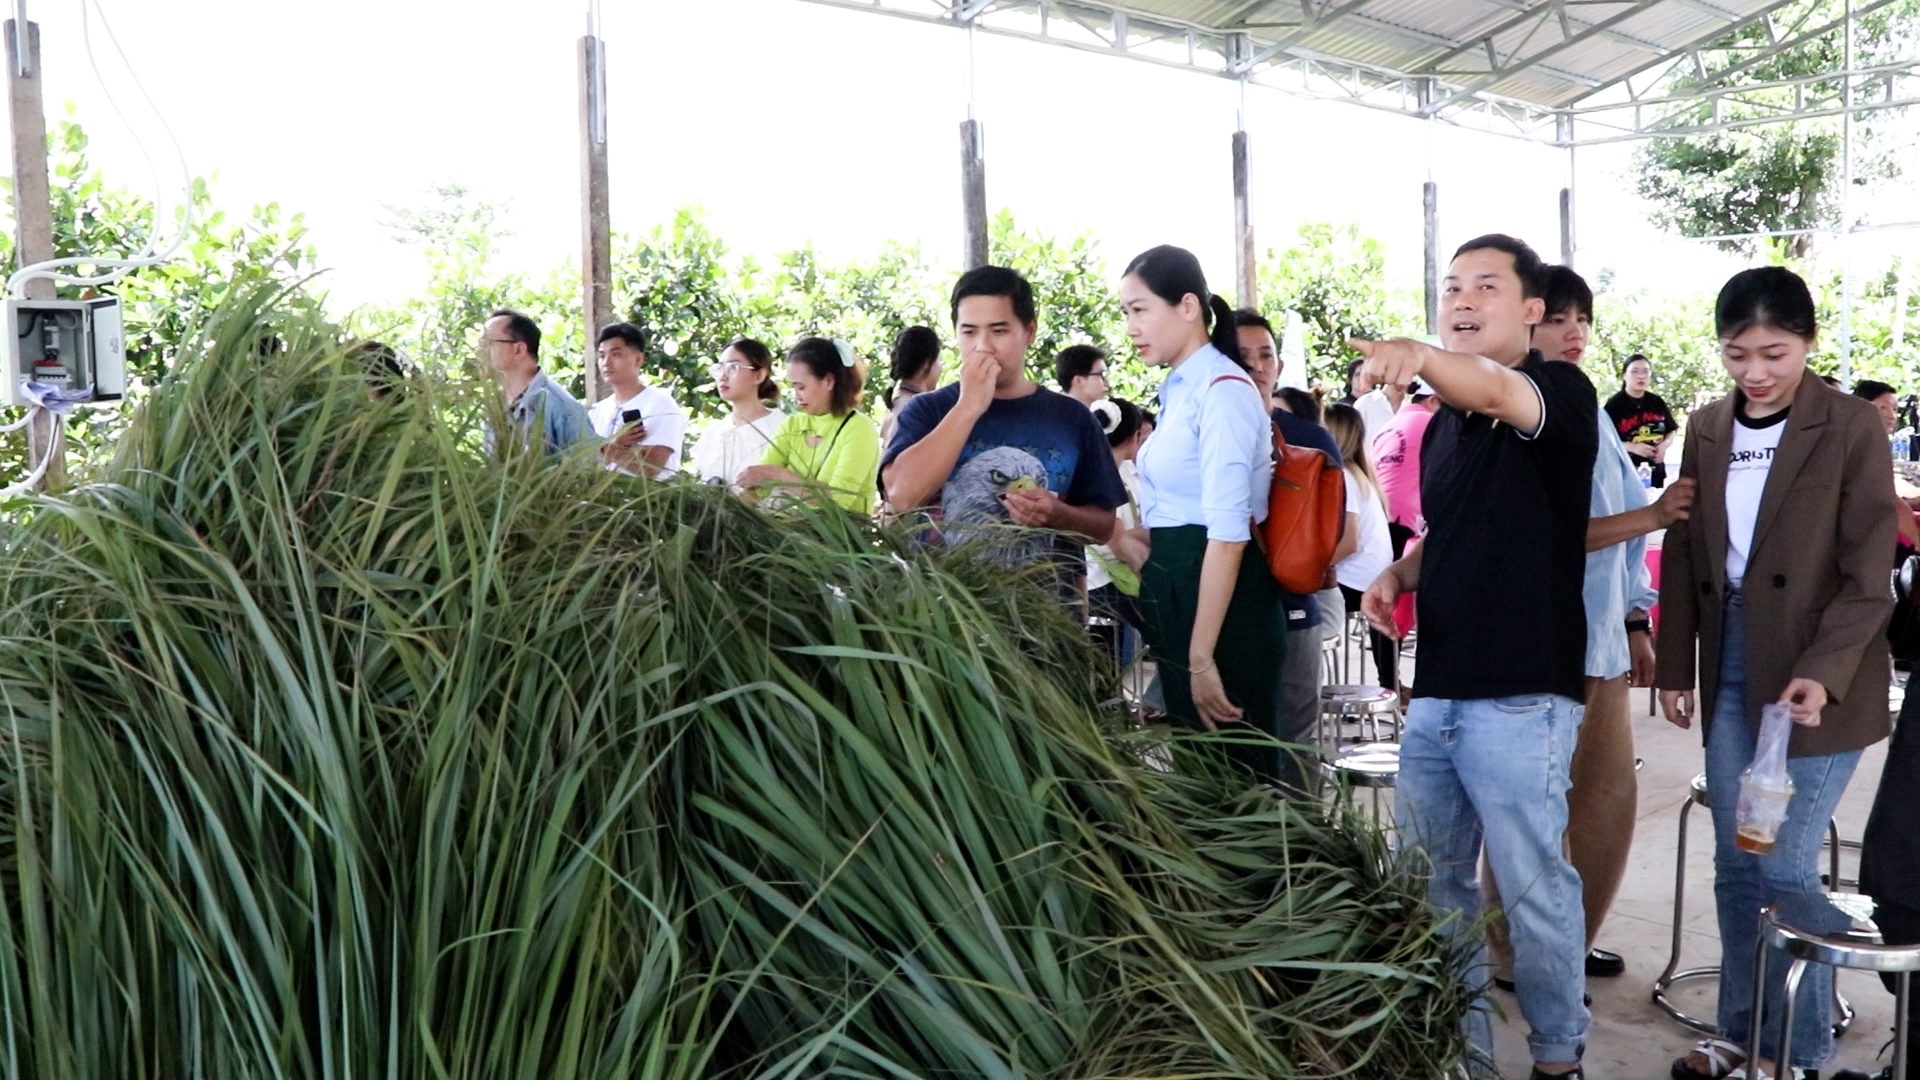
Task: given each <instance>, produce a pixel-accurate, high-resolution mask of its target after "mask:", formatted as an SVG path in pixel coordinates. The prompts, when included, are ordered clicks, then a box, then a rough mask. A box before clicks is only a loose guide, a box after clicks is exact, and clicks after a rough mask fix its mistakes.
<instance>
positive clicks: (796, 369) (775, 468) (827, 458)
mask: <svg viewBox="0 0 1920 1080" xmlns="http://www.w3.org/2000/svg"><path fill="white" fill-rule="evenodd" d="M861 366H862V365H860V364H859V363H857V362H856V361H855V360H854V357H853V350H852V349H850V348H848V347H847V345H846V343H845V342H842V341H834V340H830V339H828V338H823V337H810V338H801V339H800V340H799V341H798V342H797V343H795V345H794V346H793V348H791V349H788V350H787V382H788V383H789V384H790V385H792V387H793V400H794V403H795V404H796V405H799V406H800V411H799V412H797V413H795V414H794V415H792V416H789V417H787V419H786V422H785V423H783V424H781V425H780V433H779V434H778V435H775V436H774V437H773V445H772V446H770V447H768V448H767V453H766V456H765V457H763V458H761V459H760V464H758V465H755V466H752V467H750V468H748V469H747V470H746V471H744V472H742V473H741V474H740V485H741V486H742V487H747V488H754V487H777V488H781V489H783V490H784V491H786V492H787V493H788V494H793V495H804V494H806V493H808V492H809V491H818V490H824V491H825V493H826V494H827V496H828V497H829V498H831V499H832V500H833V501H834V502H836V503H839V504H840V505H841V506H844V507H846V508H847V509H849V510H852V511H854V512H856V513H861V514H871V513H873V502H874V494H875V492H876V491H878V490H879V480H880V429H879V427H878V426H877V425H875V424H874V422H873V421H872V420H869V419H868V418H867V417H866V416H865V415H864V414H862V413H861V412H860V409H859V405H860V387H861V382H862V379H861V373H860V369H861Z"/></svg>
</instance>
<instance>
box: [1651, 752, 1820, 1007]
mask: <svg viewBox="0 0 1920 1080" xmlns="http://www.w3.org/2000/svg"><path fill="white" fill-rule="evenodd" d="M1706 805H1707V774H1706V773H1701V774H1700V775H1699V776H1696V777H1694V778H1693V784H1692V789H1691V791H1690V793H1689V796H1688V798H1687V801H1686V802H1684V803H1681V804H1680V839H1679V841H1678V844H1677V848H1678V850H1677V853H1676V854H1675V855H1674V865H1673V948H1672V950H1671V951H1670V952H1669V953H1668V954H1667V970H1665V971H1663V972H1661V973H1660V977H1659V978H1657V979H1655V980H1653V1003H1654V1004H1655V1005H1658V1006H1660V1011H1661V1012H1664V1013H1666V1014H1667V1015H1668V1016H1671V1017H1673V1018H1674V1019H1675V1020H1678V1021H1679V1022H1680V1023H1682V1024H1685V1025H1686V1026H1688V1027H1690V1028H1692V1029H1693V1030H1695V1031H1698V1032H1701V1033H1702V1034H1706V1035H1712V1034H1715V1033H1716V1032H1718V1031H1719V1027H1718V1025H1716V1024H1715V1023H1714V1022H1713V1021H1711V1020H1702V1019H1700V1018H1699V1017H1697V1016H1691V1015H1689V1014H1687V1013H1686V1012H1684V1011H1682V1010H1681V1008H1680V1006H1678V1005H1676V1004H1674V1003H1673V1001H1672V999H1671V998H1669V997H1668V996H1667V991H1669V990H1671V989H1673V984H1675V983H1679V982H1686V981H1687V980H1689V979H1705V978H1709V977H1711V978H1719V977H1720V966H1719V965H1718V964H1715V965H1714V966H1712V967H1697V968H1688V969H1686V970H1685V971H1679V970H1676V969H1677V968H1679V966H1680V926H1681V923H1682V922H1684V921H1685V915H1686V900H1687V815H1688V814H1690V813H1692V812H1693V808H1694V807H1696V806H1706ZM1827 842H1828V844H1830V845H1831V847H1832V851H1831V852H1830V853H1829V855H1828V863H1827V865H1828V868H1829V877H1828V880H1829V881H1831V882H1838V881H1839V880H1840V848H1841V844H1840V830H1839V828H1838V826H1836V825H1835V824H1834V823H1833V821H1832V820H1831V819H1829V820H1828V821H1827ZM1833 1004H1834V1008H1835V1009H1836V1010H1837V1011H1838V1012H1839V1014H1840V1019H1839V1020H1837V1021H1835V1022H1834V1025H1833V1033H1834V1035H1836V1036H1838V1035H1843V1034H1845V1033H1846V1030H1847V1029H1848V1028H1850V1027H1852V1026H1853V1005H1852V1003H1850V1002H1849V1001H1847V999H1846V998H1845V997H1843V996H1841V994H1840V989H1839V987H1838V986H1836V987H1834V991H1833Z"/></svg>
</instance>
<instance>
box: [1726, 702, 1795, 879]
mask: <svg viewBox="0 0 1920 1080" xmlns="http://www.w3.org/2000/svg"><path fill="white" fill-rule="evenodd" d="M1792 737H1793V713H1792V712H1791V711H1789V710H1788V708H1787V706H1785V705H1779V704H1774V705H1768V706H1765V707H1763V708H1762V709H1761V710H1760V741H1759V742H1758V743H1757V744H1756V745H1755V746H1754V748H1753V763H1752V764H1751V765H1748V766H1747V771H1746V772H1744V773H1741V774H1740V804H1739V807H1738V808H1737V809H1736V810H1735V812H1734V834H1733V842H1734V845H1735V846H1736V847H1738V848H1739V849H1740V850H1742V851H1751V852H1753V853H1754V854H1756V855H1765V854H1766V853H1768V852H1769V851H1772V850H1773V842H1774V840H1775V838H1777V837H1778V836H1779V835H1780V826H1781V825H1784V824H1785V823H1786V820H1787V804H1788V803H1789V802H1791V801H1792V799H1793V780H1792V779H1791V778H1789V777H1788V776H1787V742H1788V740H1790V739H1791V738H1792Z"/></svg>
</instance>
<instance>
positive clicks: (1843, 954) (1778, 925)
mask: <svg viewBox="0 0 1920 1080" xmlns="http://www.w3.org/2000/svg"><path fill="white" fill-rule="evenodd" d="M1872 916H1873V901H1872V900H1871V899H1869V898H1868V897H1864V896H1860V895H1858V894H1857V893H1826V894H1825V895H1824V896H1807V897H1791V898H1788V899H1785V900H1782V901H1781V902H1780V903H1778V904H1774V905H1772V906H1770V907H1768V908H1766V909H1764V910H1763V911H1761V912H1760V940H1759V941H1758V942H1757V943H1756V944H1755V947H1754V958H1753V987H1754V990H1753V1015H1754V1016H1755V1017H1759V1016H1760V1015H1761V1013H1762V1012H1763V1011H1764V1009H1763V1005H1764V997H1765V993H1766V985H1767V954H1768V953H1769V952H1771V951H1772V950H1773V949H1779V950H1780V951H1782V952H1784V953H1786V954H1787V955H1788V956H1789V957H1791V958H1792V959H1793V963H1791V964H1790V965H1788V967H1787V978H1786V1008H1785V1009H1783V1010H1781V1012H1782V1015H1781V1017H1780V1021H1779V1023H1780V1029H1779V1035H1778V1036H1777V1037H1776V1047H1777V1051H1778V1056H1779V1058H1780V1060H1781V1061H1791V1060H1793V1010H1794V1001H1795V997H1796V994H1797V991H1798V990H1799V988H1800V979H1801V976H1802V975H1804V974H1805V973H1806V970H1807V965H1808V964H1825V965H1826V966H1828V967H1831V968H1847V969H1850V970H1854V971H1873V972H1880V973H1883V974H1889V975H1893V976H1895V977H1896V978H1895V990H1894V993H1895V1002H1896V1004H1895V1007H1894V1021H1893V1025H1894V1026H1893V1032H1894V1034H1893V1047H1894V1050H1893V1080H1906V1075H1907V1022H1908V1019H1909V1017H1910V1015H1911V1013H1910V1011H1909V1009H1908V1007H1907V997H1908V991H1909V985H1908V984H1909V980H1910V978H1911V977H1912V973H1913V972H1915V971H1920V945H1886V944H1883V943H1882V942H1881V938H1880V929H1879V927H1877V926H1875V925H1874V924H1873V918H1872ZM1849 1011H1850V1010H1849ZM1759 1053H1760V1025H1759V1024H1758V1023H1757V1022H1756V1023H1755V1024H1754V1028H1753V1032H1752V1034H1751V1036H1750V1039H1749V1042H1748V1045H1747V1057H1748V1059H1749V1060H1751V1059H1752V1058H1753V1057H1754V1056H1756V1055H1758V1054H1759Z"/></svg>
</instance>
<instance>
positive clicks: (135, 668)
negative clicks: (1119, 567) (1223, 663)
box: [0, 295, 1469, 1080]
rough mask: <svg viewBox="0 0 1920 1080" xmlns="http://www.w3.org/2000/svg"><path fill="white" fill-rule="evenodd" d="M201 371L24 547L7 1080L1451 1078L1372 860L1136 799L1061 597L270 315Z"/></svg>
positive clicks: (5, 946) (1373, 845)
mask: <svg viewBox="0 0 1920 1080" xmlns="http://www.w3.org/2000/svg"><path fill="white" fill-rule="evenodd" d="M269 340H273V341H276V342H277V346H278V347H277V348H273V349H268V348H263V347H262V342H265V341H269ZM183 353H184V354H185V355H189V356H191V357H192V359H191V360H190V361H189V362H187V363H186V364H185V365H184V366H183V367H182V368H181V370H180V371H179V372H178V373H177V374H176V375H175V376H173V377H172V378H170V379H169V380H168V382H167V383H166V384H164V385H163V386H161V387H159V388H158V389H157V390H156V392H155V393H153V394H152V396H151V397H150V399H149V400H148V401H147V403H146V404H145V405H144V407H143V408H142V409H141V410H140V413H139V415H138V416H137V417H136V418H135V419H134V422H133V423H132V425H131V428H130V429H129V431H128V433H127V435H126V437H125V439H124V441H123V443H122V445H121V446H120V447H119V449H118V453H117V456H116V458H115V460H114V461H113V462H112V463H111V464H110V465H108V466H106V467H103V468H102V469H101V470H99V472H98V474H97V475H95V476H93V477H92V478H90V479H89V480H88V481H87V482H85V483H83V484H81V485H80V486H77V487H76V488H74V489H72V490H70V491H67V492H65V493H62V494H60V495H58V496H57V497H51V498H45V499H40V500H35V501H32V502H28V503H23V504H16V505H15V506H14V507H13V508H12V513H11V514H10V516H9V518H8V520H7V524H6V527H5V532H4V534H0V540H3V541H4V547H5V550H4V553H0V601H3V602H4V610H5V613H6V624H5V637H4V639H3V640H0V702H3V703H4V709H5V721H4V725H0V743H3V744H4V745H3V746H0V749H4V755H0V761H3V762H4V768H0V890H3V893H0V1024H4V1029H5V1039H4V1049H3V1050H0V1054H4V1063H5V1068H6V1075H8V1076H9V1077H45V1078H59V1080H101V1078H108V1077H114V1078H121V1077H152V1078H167V1080H171V1078H175V1077H218V1078H241V1077H248V1078H268V1077H287V1078H322V1077H324V1078H347V1077H375V1076H378V1077H388V1078H412V1077H420V1078H427V1077H460V1078H490V1077H503V1078H504V1077H518V1078H526V1080H561V1078H575V1077H606V1078H615V1077H621V1078H624V1077H682V1078H712V1077H736V1076H737V1077H749V1076H752V1077H800V1076H849V1077H853V1076H859V1077H896V1078H905V1077H962V1076H964V1077H1061V1078H1066V1077H1074V1078H1084V1077H1141V1078H1144V1077H1167V1078H1172V1077H1296V1076H1298V1077H1333V1076H1353V1077H1387V1076H1391V1077H1437V1076H1440V1075H1443V1074H1445V1073H1447V1072H1448V1071H1449V1070H1451V1069H1453V1068H1454V1067H1455V1066H1456V1065H1457V1064H1458V1063H1459V1061H1460V1060H1461V1058H1462V1057H1463V1055H1464V1053H1465V1047H1464V1044H1463V1041H1462V1039H1461V1037H1460V1033H1459V1032H1460V1023H1459V1022H1460V1019H1461V1017H1462V1015H1463V1013H1464V1011H1465V1009H1466V1008H1467V1006H1468V1003H1469V998H1468V995H1467V993H1466V992H1465V990H1464V989H1463V988H1462V985H1461V980H1460V978H1459V970H1460V966H1461V955H1462V953H1461V949H1462V947H1461V946H1459V945H1457V944H1454V943H1451V942H1449V941H1448V940H1447V939H1445V938H1444V937H1443V936H1441V935H1440V934H1439V933H1438V932H1437V931H1436V928H1435V926H1434V924H1433V921H1432V920H1431V918H1430V917H1429V916H1428V915H1427V914H1426V913H1424V912H1423V910H1422V908H1421V905H1420V896H1421V895H1422V891H1423V890H1422V886H1421V884H1420V882H1419V881H1418V880H1417V879H1416V878H1415V877H1414V876H1413V875H1412V874H1411V873H1410V872H1409V870H1407V869H1406V868H1404V867H1402V866H1400V865H1397V863H1396V860H1393V859H1390V858H1389V857H1388V852H1387V850H1386V846H1385V842H1384V841H1383V839H1382V838H1381V836H1380V834H1379V833H1378V832H1377V831H1376V830H1374V829H1373V828H1372V826H1371V825H1370V824H1368V823H1367V822H1366V821H1365V820H1364V819H1363V818H1361V817H1359V816H1357V815H1355V814H1354V813H1353V812H1351V811H1349V810H1344V809H1339V808H1337V807H1323V806H1322V805H1320V804H1316V803H1309V804H1305V805H1300V804H1288V803H1285V802H1283V801H1281V800H1279V799H1278V798H1276V797H1274V796H1272V795H1270V794H1267V793H1264V792H1261V791H1257V790H1252V789H1250V788H1248V787H1247V786H1246V785H1244V784H1242V783H1240V782H1239V781H1237V780H1235V779H1233V778H1231V777H1223V776H1213V775H1186V774H1176V773H1169V772H1165V771H1159V770H1156V769H1153V768H1149V767H1146V766H1143V765H1142V764H1141V760H1142V757H1143V755H1144V754H1145V753H1146V751H1147V750H1148V749H1150V748H1151V747H1152V746H1153V745H1155V739H1154V737H1153V736H1151V735H1147V734H1141V733H1137V732H1132V731H1130V730H1129V729H1128V728H1127V727H1126V725H1125V724H1124V722H1123V719H1124V718H1123V715H1122V713H1121V712H1120V710H1119V709H1118V708H1117V706H1116V705H1115V704H1114V703H1113V701H1112V700H1111V699H1112V696H1113V695H1112V690H1113V687H1114V680H1113V678H1112V676H1111V673H1110V672H1107V671H1105V670H1104V669H1103V667H1102V661H1101V660H1100V658H1099V657H1098V655H1097V654H1096V653H1095V651H1094V650H1092V649H1090V648H1089V646H1088V644H1087V643H1086V641H1085V639H1084V635H1083V633H1082V632H1081V631H1080V630H1079V629H1078V628H1077V627H1075V625H1074V624H1073V623H1072V622H1071V621H1069V620H1068V619H1067V617H1066V616H1065V615H1064V614H1063V613H1062V612H1061V611H1060V610H1059V609H1058V607H1057V605H1055V604H1054V603H1053V602H1052V600H1051V599H1050V597H1049V594H1048V592H1047V590H1046V589H1045V587H1044V586H1043V585H1040V584H1035V583H1030V582H1024V581H1018V580H1009V579H1008V578H1006V576H1005V575H1004V574H1003V573H1002V572H1000V571H998V570H995V569H993V568H991V567H986V566H983V565H981V564H978V563H964V562H959V561H955V560H948V561H946V562H943V561H942V560H941V559H939V558H938V557H936V556H934V555H930V554H928V553H925V552H923V551H920V550H918V549H916V548H915V547H914V545H913V544H912V542H911V539H910V538H909V537H906V536H904V535H894V534H892V533H890V532H888V531H885V530H881V529H876V528H875V527H873V526H872V525H870V524H868V523H866V522H865V521H863V520H859V519H856V518H854V517H852V516H849V515H845V514H842V513H840V512H838V511H820V512H803V511H802V512H792V513H787V514H783V515H781V516H779V517H774V516H770V515H767V514H763V513H761V512H759V511H757V510H754V509H752V508H749V507H746V506H743V505H741V504H740V503H739V502H738V501H736V500H735V499H733V498H731V497H730V496H729V495H728V494H727V493H726V492H724V491H720V490H715V489H711V488H702V487H699V486H695V485H690V484H689V485H681V484H653V483H645V482H641V481H637V480H632V479H628V478H624V477H620V476H616V475H612V474H606V473H602V472H599V471H597V470H594V469H591V468H585V467H580V466H578V465H572V464H557V465H556V464H553V463H550V462H548V461H546V460H544V459H543V458H542V456H541V455H539V454H537V453H523V452H516V451H514V449H513V448H512V446H511V440H501V442H502V443H503V446H504V450H505V452H504V454H503V455H502V456H500V457H492V456H489V455H487V454H486V453H484V452H483V450H482V448H481V446H482V443H483V440H482V439H480V438H479V437H477V434H476V433H475V432H473V431H467V430H459V429H457V426H456V425H455V424H454V423H453V422H452V421H450V420H449V419H448V418H449V417H458V416H464V415H473V414H476V413H478V412H485V411H486V410H485V409H483V408H477V406H479V405H481V404H482V403H485V402H486V400H487V398H486V395H487V394H489V393H491V388H490V387H489V386H486V385H485V384H484V383H478V382H476V384H475V385H472V386H467V385H427V384H424V383H423V384H421V385H416V386H409V387H405V388H403V389H401V390H400V391H398V392H394V393H389V394H386V395H385V396H376V395H374V394H372V393H370V392H369V389H368V386H367V383H366V381H365V373H364V371H363V370H362V369H361V368H360V367H359V366H358V365H357V364H356V363H355V361H354V360H353V358H352V355H351V353H350V351H349V350H348V349H347V348H346V347H344V346H342V345H341V344H340V343H339V339H338V336H337V331H336V330H335V329H334V328H333V327H331V326H328V325H325V324H324V323H322V322H321V321H319V320H318V319H317V318H315V317H313V316H311V315H309V314H302V313H298V312H292V311H291V310H290V309H289V308H288V307H287V305H284V304H281V303H278V302H277V300H276V298H274V297H272V296H270V295H262V296H255V297H252V298H250V299H249V300H247V301H245V302H238V303H235V304H232V305H230V306H228V307H227V308H226V309H225V310H223V311H222V312H220V313H218V314H217V315H216V316H215V317H214V318H212V319H211V321H210V322H209V323H208V324H207V325H206V326H205V327H204V328H203V329H202V331H201V337H200V339H199V340H197V341H195V342H191V343H188V345H187V347H186V348H185V349H183ZM496 415H497V413H496Z"/></svg>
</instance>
